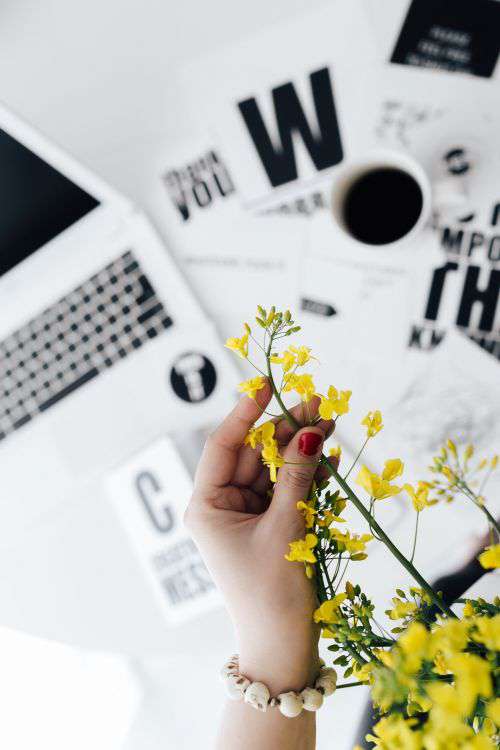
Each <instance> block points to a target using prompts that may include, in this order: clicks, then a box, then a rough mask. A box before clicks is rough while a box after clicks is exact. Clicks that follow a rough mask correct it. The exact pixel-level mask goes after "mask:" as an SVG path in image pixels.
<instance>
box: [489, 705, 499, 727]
mask: <svg viewBox="0 0 500 750" xmlns="http://www.w3.org/2000/svg"><path fill="white" fill-rule="evenodd" d="M486 713H487V714H488V716H489V717H490V719H491V720H492V721H493V722H494V723H495V724H496V725H497V727H500V698H494V699H493V700H492V701H490V702H489V703H488V705H487V707H486Z"/></svg>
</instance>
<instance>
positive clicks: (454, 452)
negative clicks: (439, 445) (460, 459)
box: [446, 438, 457, 458]
mask: <svg viewBox="0 0 500 750" xmlns="http://www.w3.org/2000/svg"><path fill="white" fill-rule="evenodd" d="M446 447H447V448H448V450H449V451H450V453H451V454H452V456H455V458H456V457H457V446H456V445H455V443H454V442H453V440H451V439H450V438H448V440H447V441H446Z"/></svg>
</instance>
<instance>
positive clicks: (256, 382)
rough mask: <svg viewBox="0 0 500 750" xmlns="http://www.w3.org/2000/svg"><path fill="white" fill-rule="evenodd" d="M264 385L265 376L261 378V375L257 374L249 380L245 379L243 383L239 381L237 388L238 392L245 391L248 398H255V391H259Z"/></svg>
mask: <svg viewBox="0 0 500 750" xmlns="http://www.w3.org/2000/svg"><path fill="white" fill-rule="evenodd" d="M265 385H266V380H265V378H263V377H262V375H257V377H256V378H250V380H245V381H244V382H243V383H240V384H239V386H238V390H239V391H240V393H246V394H247V396H248V398H255V396H256V395H257V391H260V390H261V388H264V386H265Z"/></svg>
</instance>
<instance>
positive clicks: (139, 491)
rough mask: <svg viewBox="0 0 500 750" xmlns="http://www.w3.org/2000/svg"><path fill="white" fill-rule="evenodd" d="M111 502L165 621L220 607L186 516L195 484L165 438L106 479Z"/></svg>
mask: <svg viewBox="0 0 500 750" xmlns="http://www.w3.org/2000/svg"><path fill="white" fill-rule="evenodd" d="M106 485H107V489H108V492H109V495H110V499H111V502H112V503H113V506H114V508H115V511H116V514H117V516H118V519H119V521H120V523H121V524H122V525H123V528H124V530H125V532H126V533H127V535H128V537H129V539H130V543H131V545H132V547H133V549H134V551H135V553H136V555H137V557H138V560H139V563H140V565H141V567H142V569H143V571H144V575H145V577H146V579H147V582H148V584H149V585H150V586H151V588H152V590H153V592H154V594H155V596H156V599H157V601H158V604H159V605H160V607H161V608H162V611H163V613H164V615H165V618H166V620H167V621H168V622H169V623H171V624H179V623H181V622H185V621H187V620H190V619H193V618H195V617H199V616H200V615H201V614H202V613H203V612H205V611H207V610H208V609H211V608H212V607H214V606H217V605H220V602H221V599H220V595H219V593H218V591H217V589H216V588H215V584H214V583H213V581H212V579H211V578H210V575H209V573H208V571H207V569H206V567H205V564H204V562H203V560H202V559H201V556H200V554H199V552H198V549H197V547H196V545H195V543H194V542H193V540H192V539H191V538H190V537H189V535H188V534H187V531H186V530H185V528H184V526H183V524H182V516H183V513H184V510H185V508H186V506H187V503H188V500H189V497H190V494H191V490H192V485H191V479H190V477H189V474H188V472H187V469H186V468H185V466H184V464H183V463H182V460H181V458H180V456H179V454H178V452H177V450H176V448H175V446H174V444H173V443H172V442H171V440H170V439H169V438H167V437H163V438H161V439H160V440H157V441H156V442H154V443H153V444H151V445H149V446H148V447H147V448H145V449H144V450H142V451H140V453H138V454H136V455H135V456H133V457H132V458H131V459H130V460H128V461H127V462H125V463H124V464H123V465H122V466H120V467H119V468H117V469H116V470H115V471H114V472H112V473H111V474H110V475H109V476H108V477H107V480H106Z"/></svg>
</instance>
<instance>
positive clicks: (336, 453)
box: [329, 445, 342, 461]
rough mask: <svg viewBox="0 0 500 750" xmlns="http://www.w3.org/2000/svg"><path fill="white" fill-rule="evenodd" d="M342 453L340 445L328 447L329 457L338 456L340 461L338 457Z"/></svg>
mask: <svg viewBox="0 0 500 750" xmlns="http://www.w3.org/2000/svg"><path fill="white" fill-rule="evenodd" d="M341 455H342V447H341V446H340V445H336V446H335V447H333V448H330V453H329V456H330V458H338V460H339V461H340V457H341Z"/></svg>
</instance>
